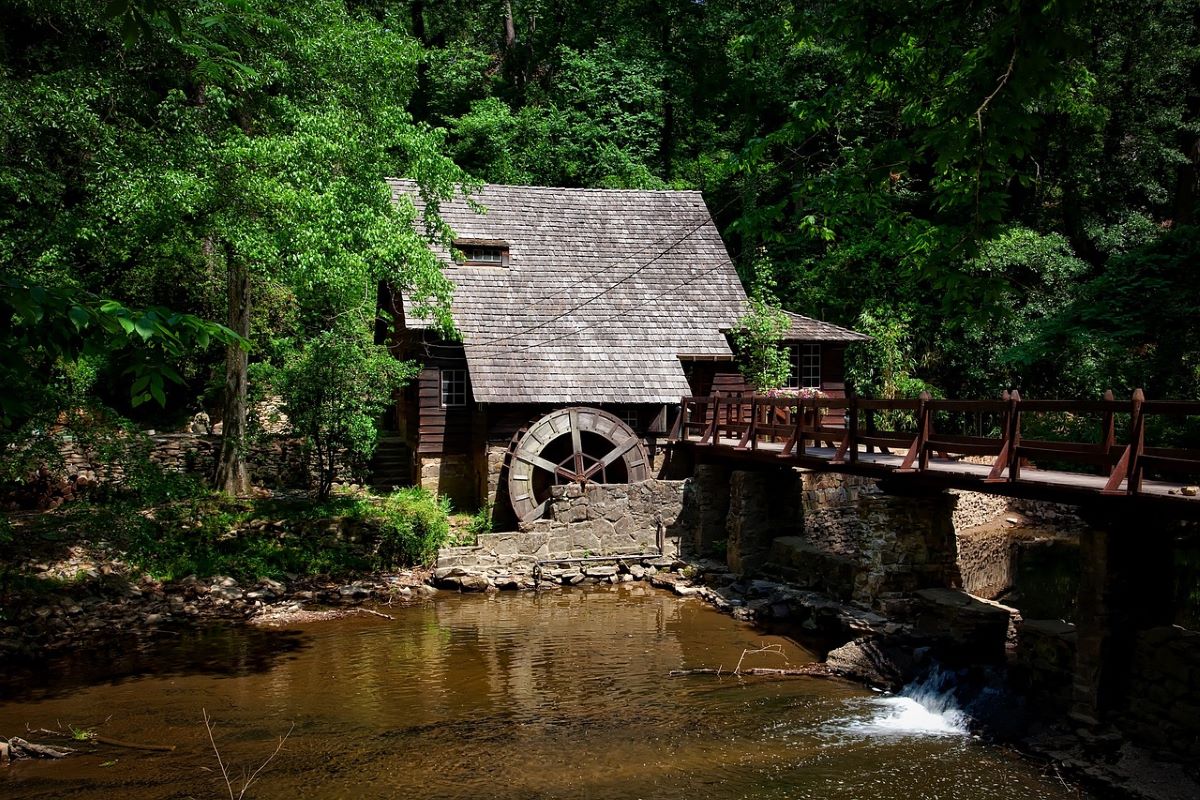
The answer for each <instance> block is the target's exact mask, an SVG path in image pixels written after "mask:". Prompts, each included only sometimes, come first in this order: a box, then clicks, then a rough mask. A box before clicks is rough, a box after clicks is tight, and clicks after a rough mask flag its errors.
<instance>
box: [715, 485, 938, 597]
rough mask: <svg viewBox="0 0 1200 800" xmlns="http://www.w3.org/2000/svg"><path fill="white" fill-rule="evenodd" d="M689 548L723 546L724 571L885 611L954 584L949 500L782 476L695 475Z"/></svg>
mask: <svg viewBox="0 0 1200 800" xmlns="http://www.w3.org/2000/svg"><path fill="white" fill-rule="evenodd" d="M695 492H696V496H697V500H698V501H699V502H698V503H697V516H696V523H697V524H696V526H695V539H694V542H693V544H694V546H695V548H696V550H697V551H698V552H701V553H703V552H711V551H713V550H714V549H719V547H716V548H714V545H719V543H720V542H722V541H724V544H725V550H726V556H727V559H728V562H729V566H730V568H731V569H733V571H735V572H737V573H739V574H742V575H747V574H755V573H758V572H762V571H765V572H767V573H768V574H772V575H774V576H775V577H779V578H783V579H785V580H787V581H788V582H790V583H792V584H794V585H796V586H801V587H803V588H807V589H812V590H815V591H819V592H822V593H824V594H827V595H830V596H832V597H834V598H837V599H840V600H843V601H853V602H856V603H859V604H861V605H864V606H869V607H874V608H878V609H881V610H887V608H886V607H887V606H889V605H892V604H894V603H897V602H903V601H906V600H907V599H911V598H912V596H913V595H914V593H916V592H918V591H920V590H924V589H949V588H957V587H958V586H959V585H960V584H961V579H960V576H959V571H958V564H957V558H956V555H957V552H956V543H955V536H954V522H953V512H954V506H955V498H954V497H953V496H952V495H950V494H948V493H947V492H945V491H942V490H930V491H921V492H914V491H912V490H906V491H903V492H901V491H899V490H898V489H896V488H895V487H892V486H888V485H887V484H886V483H883V484H880V483H877V482H876V481H874V480H871V479H865V478H855V477H853V476H846V475H838V474H833V473H819V472H808V471H800V470H796V469H791V468H759V469H730V468H729V467H726V466H722V465H701V466H700V467H698V468H697V472H696V476H695Z"/></svg>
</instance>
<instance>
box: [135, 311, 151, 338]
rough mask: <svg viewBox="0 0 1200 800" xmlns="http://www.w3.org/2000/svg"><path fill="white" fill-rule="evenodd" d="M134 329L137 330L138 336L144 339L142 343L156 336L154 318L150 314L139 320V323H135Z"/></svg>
mask: <svg viewBox="0 0 1200 800" xmlns="http://www.w3.org/2000/svg"><path fill="white" fill-rule="evenodd" d="M134 328H136V329H137V332H138V335H139V336H141V337H142V341H146V340H148V339H149V338H150V337H151V336H153V335H154V332H155V330H156V328H155V326H154V317H153V316H151V314H150V313H146V314H143V315H142V316H141V317H139V318H138V321H137V322H136V323H134Z"/></svg>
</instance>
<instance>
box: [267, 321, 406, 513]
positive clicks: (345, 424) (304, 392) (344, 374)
mask: <svg viewBox="0 0 1200 800" xmlns="http://www.w3.org/2000/svg"><path fill="white" fill-rule="evenodd" d="M414 372H415V370H414V368H413V366H412V365H410V364H405V363H402V362H400V361H398V360H397V359H396V358H395V357H394V356H393V355H392V354H391V353H389V352H388V350H387V348H386V347H383V346H381V345H375V344H372V343H371V342H370V340H369V339H368V336H367V329H366V328H365V326H361V325H360V326H358V327H357V328H355V327H351V326H347V325H339V326H337V327H335V328H334V329H333V330H328V331H322V332H321V333H319V334H317V335H316V336H315V337H313V338H312V339H310V340H309V341H307V342H305V343H303V344H302V345H300V347H299V349H298V350H297V351H295V352H294V353H293V354H291V355H290V356H289V357H288V358H287V360H286V361H285V363H284V366H283V368H282V369H281V370H280V371H279V373H278V375H277V376H276V378H277V379H276V384H277V387H278V389H279V393H280V395H281V396H282V398H283V401H284V410H285V411H286V413H287V416H288V419H289V420H290V422H291V425H292V429H293V430H294V431H295V432H297V433H299V434H302V435H303V436H304V437H305V440H306V441H307V442H308V444H309V446H310V447H311V448H312V449H313V451H314V452H315V454H316V461H317V472H318V477H319V481H320V484H319V486H318V495H319V496H320V497H321V498H322V499H324V498H326V497H328V496H329V492H330V490H331V489H332V488H333V482H334V480H335V478H336V477H337V467H338V461H339V459H341V460H343V461H344V460H346V459H344V458H342V454H343V453H345V454H347V455H348V456H350V459H351V460H354V459H357V460H358V461H360V462H361V461H363V460H365V459H367V458H369V457H370V455H371V453H372V452H373V451H374V450H375V442H376V440H377V438H378V431H377V429H376V421H377V420H378V419H379V417H380V415H382V414H383V413H384V412H385V411H386V410H387V409H388V408H389V407H390V406H391V405H392V404H393V403H394V396H393V393H394V392H395V391H396V390H398V389H399V388H400V387H401V386H402V385H404V383H405V382H406V381H407V380H408V379H409V378H410V377H412V375H413V374H414Z"/></svg>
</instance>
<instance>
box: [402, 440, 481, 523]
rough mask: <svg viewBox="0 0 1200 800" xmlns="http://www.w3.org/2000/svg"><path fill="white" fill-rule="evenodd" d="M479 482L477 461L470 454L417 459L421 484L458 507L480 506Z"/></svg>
mask: <svg viewBox="0 0 1200 800" xmlns="http://www.w3.org/2000/svg"><path fill="white" fill-rule="evenodd" d="M478 483H479V481H478V472H477V471H476V463H475V459H474V458H472V457H471V456H469V455H460V454H453V455H451V454H443V455H440V456H428V455H419V456H417V485H418V486H421V487H422V488H424V489H428V490H429V491H431V492H434V493H435V494H439V495H444V496H446V497H448V498H450V502H451V503H452V504H453V505H454V507H455V508H458V509H465V510H471V509H474V508H475V507H476V506H477V505H478V502H479V490H478Z"/></svg>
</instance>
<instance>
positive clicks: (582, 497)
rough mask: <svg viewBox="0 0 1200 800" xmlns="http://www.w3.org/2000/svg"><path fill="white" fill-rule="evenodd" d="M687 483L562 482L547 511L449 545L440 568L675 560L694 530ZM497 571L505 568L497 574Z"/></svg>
mask: <svg viewBox="0 0 1200 800" xmlns="http://www.w3.org/2000/svg"><path fill="white" fill-rule="evenodd" d="M688 483H689V482H688V481H660V480H648V481H643V482H642V483H632V484H613V485H601V484H590V485H589V486H587V487H586V488H582V487H580V486H579V485H578V484H567V485H565V486H555V487H553V488H552V489H551V495H550V501H549V502H548V503H547V504H546V509H547V510H546V514H547V516H546V517H545V518H543V519H538V520H534V521H532V522H528V523H524V524H523V525H522V526H521V528H522V529H521V530H519V531H506V532H500V533H488V534H482V535H480V536H479V537H478V539H477V541H476V544H475V545H474V546H471V547H456V548H443V550H442V551H441V552H440V553H439V554H438V567H439V568H451V567H454V568H463V569H468V570H471V569H474V570H490V571H492V572H497V571H501V572H503V571H515V572H520V573H529V572H532V571H533V570H534V568H535V567H536V565H537V564H538V563H539V562H544V561H554V560H563V559H590V558H600V557H613V558H615V557H618V556H635V555H636V556H643V555H647V556H650V557H653V558H658V557H665V558H666V559H668V561H674V559H675V558H676V556H678V554H679V551H680V543H681V542H682V541H683V540H684V539H687V538H690V537H692V536H693V533H692V530H691V528H692V525H693V523H692V518H693V517H692V515H691V514H690V513H689V512H687V510H686V509H685V505H684V497H685V495H686V494H687V491H686V486H687V484H688ZM497 574H498V573H497Z"/></svg>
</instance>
